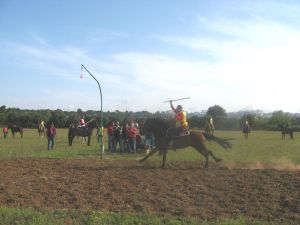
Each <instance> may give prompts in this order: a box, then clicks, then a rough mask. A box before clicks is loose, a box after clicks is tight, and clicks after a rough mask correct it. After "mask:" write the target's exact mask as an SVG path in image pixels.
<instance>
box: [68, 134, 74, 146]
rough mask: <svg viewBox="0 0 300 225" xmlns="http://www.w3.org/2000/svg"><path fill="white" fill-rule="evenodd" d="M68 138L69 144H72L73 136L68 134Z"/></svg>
mask: <svg viewBox="0 0 300 225" xmlns="http://www.w3.org/2000/svg"><path fill="white" fill-rule="evenodd" d="M68 138H69V146H72V142H73V138H74V136H73V135H70V134H69V136H68Z"/></svg>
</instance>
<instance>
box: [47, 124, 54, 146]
mask: <svg viewBox="0 0 300 225" xmlns="http://www.w3.org/2000/svg"><path fill="white" fill-rule="evenodd" d="M55 136H56V128H55V127H54V124H53V123H51V125H50V126H49V127H48V129H47V137H48V150H50V149H53V146H54V137H55Z"/></svg>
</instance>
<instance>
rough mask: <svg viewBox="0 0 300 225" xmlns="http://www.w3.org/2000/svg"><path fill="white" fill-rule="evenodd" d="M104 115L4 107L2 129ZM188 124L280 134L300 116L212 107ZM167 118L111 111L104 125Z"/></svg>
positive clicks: (299, 123) (299, 125)
mask: <svg viewBox="0 0 300 225" xmlns="http://www.w3.org/2000/svg"><path fill="white" fill-rule="evenodd" d="M100 115H101V112H100V111H95V110H88V111H82V110H81V109H77V111H63V110H60V109H56V110H50V109H39V110H28V109H19V108H7V107H6V106H5V105H3V106H1V107H0V125H1V126H7V125H8V124H15V125H18V126H22V127H24V128H37V126H38V123H39V122H40V121H41V120H44V121H45V122H46V124H47V123H52V122H53V123H54V124H55V126H56V127H58V128H66V127H69V126H70V124H72V123H78V121H79V120H80V118H81V117H82V116H84V117H85V120H86V121H89V120H90V119H96V121H98V122H100V119H101V118H100ZM187 115H188V118H187V120H188V123H189V126H190V127H191V128H200V129H203V128H204V126H205V124H206V122H207V119H208V117H209V116H212V117H213V119H214V123H215V127H216V129H222V130H240V129H241V127H242V125H243V124H244V123H245V121H246V120H248V122H249V123H250V125H251V127H252V129H257V130H277V129H278V125H279V124H288V125H289V126H292V127H294V129H295V130H299V131H300V115H299V114H292V113H288V112H283V111H282V110H279V111H274V112H272V113H269V114H261V113H260V114H258V113H256V112H254V111H247V112H239V113H227V112H226V110H225V109H224V108H222V107H221V106H219V105H214V106H211V107H209V108H208V109H207V110H206V111H205V112H202V113H188V114H187ZM154 117H158V118H163V119H166V120H170V121H172V120H173V118H174V115H173V113H172V112H171V111H157V112H155V113H151V112H148V111H140V112H132V111H125V112H122V111H118V110H116V111H113V112H110V111H107V112H103V113H102V121H103V125H104V127H106V126H107V124H108V123H109V122H110V121H119V122H120V123H122V122H125V121H126V122H131V121H135V122H138V123H142V121H143V120H144V119H146V118H154Z"/></svg>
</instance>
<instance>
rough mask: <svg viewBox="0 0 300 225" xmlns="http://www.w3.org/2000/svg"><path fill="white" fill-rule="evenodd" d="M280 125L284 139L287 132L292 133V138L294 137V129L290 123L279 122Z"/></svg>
mask: <svg viewBox="0 0 300 225" xmlns="http://www.w3.org/2000/svg"><path fill="white" fill-rule="evenodd" d="M278 127H279V129H280V131H281V137H282V139H285V135H286V134H288V135H290V138H291V139H293V138H294V130H293V129H292V128H290V127H289V125H288V124H279V125H278Z"/></svg>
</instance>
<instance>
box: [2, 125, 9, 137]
mask: <svg viewBox="0 0 300 225" xmlns="http://www.w3.org/2000/svg"><path fill="white" fill-rule="evenodd" d="M7 134H8V128H7V127H3V135H4V138H6V137H7Z"/></svg>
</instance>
